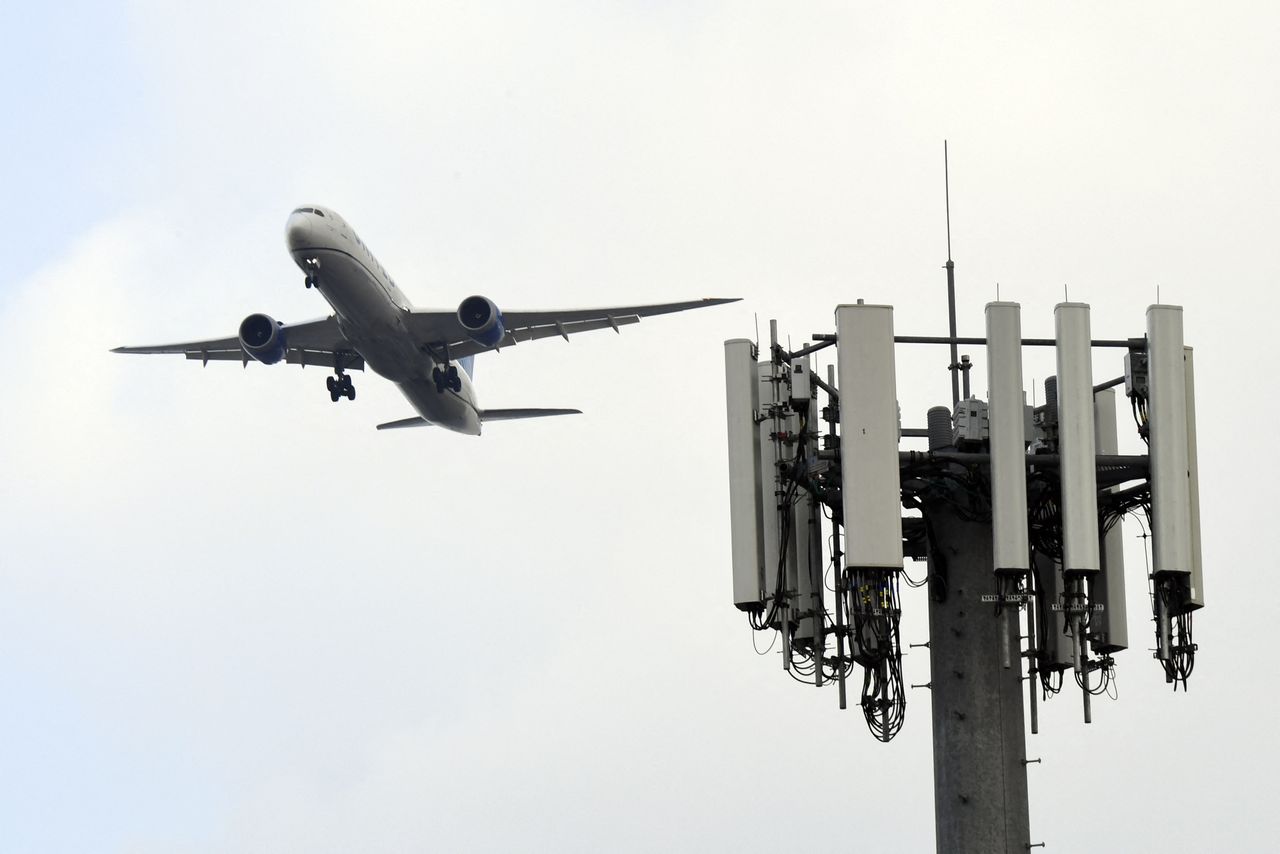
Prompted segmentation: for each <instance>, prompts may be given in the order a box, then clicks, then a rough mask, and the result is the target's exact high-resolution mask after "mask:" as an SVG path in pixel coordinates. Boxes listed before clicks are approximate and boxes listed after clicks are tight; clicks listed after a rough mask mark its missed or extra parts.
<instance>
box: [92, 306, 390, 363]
mask: <svg viewBox="0 0 1280 854" xmlns="http://www.w3.org/2000/svg"><path fill="white" fill-rule="evenodd" d="M282 330H283V332H284V336H285V344H286V346H287V349H286V350H285V362H286V363H288V364H290V365H301V366H303V367H304V368H305V367H306V366H307V365H318V366H320V367H325V368H332V367H335V366H336V361H337V359H338V358H339V357H341V359H342V367H343V369H344V370H355V371H362V370H364V359H362V358H361V357H360V355H359V354H358V353H356V352H355V350H353V349H352V348H351V345H350V344H349V343H347V339H346V337H344V336H343V334H342V330H340V329H338V322H337V321H336V320H334V319H333V318H332V317H323V318H320V319H319V320H308V321H305V322H303V323H287V324H285V325H284V327H282ZM111 352H112V353H144V354H153V353H170V354H179V353H180V354H182V355H184V356H186V357H187V358H188V359H198V360H200V361H201V362H203V363H204V364H206V365H207V364H208V363H209V362H240V363H241V364H246V365H247V364H248V363H249V362H252V361H253V357H251V356H250V355H249V354H248V353H246V352H245V351H244V348H242V347H241V346H240V338H239V337H238V336H234V335H233V336H231V337H230V338H211V339H209V340H207V341H188V342H184V343H179V344H158V345H155V346H151V347H116V348H115V349H114V350H112V351H111Z"/></svg>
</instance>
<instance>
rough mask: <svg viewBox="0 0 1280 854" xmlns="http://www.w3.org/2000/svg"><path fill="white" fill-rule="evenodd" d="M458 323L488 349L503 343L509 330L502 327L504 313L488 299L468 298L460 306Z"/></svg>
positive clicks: (479, 297)
mask: <svg viewBox="0 0 1280 854" xmlns="http://www.w3.org/2000/svg"><path fill="white" fill-rule="evenodd" d="M458 322H459V323H461V324H462V328H463V329H465V330H467V334H468V335H470V336H471V337H472V339H474V340H475V341H477V342H479V343H480V344H483V345H484V346H486V347H492V346H494V345H495V344H498V343H499V342H501V341H502V337H503V336H504V335H506V334H507V330H506V329H505V328H504V327H503V325H502V312H501V311H498V307H497V306H496V305H494V304H493V300H491V299H488V298H487V297H481V296H474V297H467V298H466V299H464V300H463V301H462V304H461V305H459V306H458Z"/></svg>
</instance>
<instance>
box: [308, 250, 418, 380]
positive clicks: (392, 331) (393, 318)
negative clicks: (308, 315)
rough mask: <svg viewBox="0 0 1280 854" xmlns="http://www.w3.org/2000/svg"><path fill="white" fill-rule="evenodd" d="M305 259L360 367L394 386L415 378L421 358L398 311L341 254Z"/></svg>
mask: <svg viewBox="0 0 1280 854" xmlns="http://www.w3.org/2000/svg"><path fill="white" fill-rule="evenodd" d="M306 254H308V255H312V256H314V257H316V258H317V259H318V260H319V261H320V273H319V276H318V281H317V283H316V287H317V288H318V289H319V291H320V293H321V294H322V295H323V296H324V298H325V300H327V301H328V303H329V305H331V306H332V307H333V310H334V313H335V315H336V318H337V322H338V327H339V328H340V329H341V330H342V334H343V335H344V336H346V338H347V340H349V341H350V342H351V344H352V345H353V346H354V348H355V349H356V350H357V351H358V352H359V353H360V355H361V356H362V357H363V358H364V361H365V364H366V365H367V366H368V367H369V368H370V369H372V370H374V371H376V372H377V373H378V374H380V375H381V376H383V377H386V378H387V379H389V380H392V381H394V382H402V381H406V380H410V379H413V378H415V377H417V376H419V375H420V374H421V373H422V361H423V359H422V356H421V354H419V353H418V352H417V350H416V348H415V347H414V345H413V341H412V339H411V337H410V336H409V334H408V330H407V329H406V328H405V325H404V316H403V311H402V310H401V309H400V307H399V306H397V305H396V304H395V303H394V302H393V301H392V300H391V297H390V296H389V295H388V294H387V292H386V291H385V290H384V289H383V287H382V285H381V283H379V282H378V280H377V279H376V278H375V277H374V276H373V275H372V274H371V273H370V272H369V271H368V270H367V269H365V267H364V266H363V265H362V264H360V263H359V262H358V261H356V260H355V259H354V258H352V257H351V256H350V255H348V254H346V253H344V252H338V251H334V250H309V251H308V252H307V253H306Z"/></svg>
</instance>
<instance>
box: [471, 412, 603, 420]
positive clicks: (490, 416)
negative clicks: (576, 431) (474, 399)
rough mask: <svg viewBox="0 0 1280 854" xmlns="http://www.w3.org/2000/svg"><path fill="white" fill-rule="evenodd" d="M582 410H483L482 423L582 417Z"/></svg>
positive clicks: (481, 413)
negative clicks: (522, 419) (553, 417)
mask: <svg viewBox="0 0 1280 854" xmlns="http://www.w3.org/2000/svg"><path fill="white" fill-rule="evenodd" d="M581 414H582V410H581V409H482V410H480V420H481V421H486V422H487V421H516V420H517V419H520V418H546V417H547V416H550V415H581Z"/></svg>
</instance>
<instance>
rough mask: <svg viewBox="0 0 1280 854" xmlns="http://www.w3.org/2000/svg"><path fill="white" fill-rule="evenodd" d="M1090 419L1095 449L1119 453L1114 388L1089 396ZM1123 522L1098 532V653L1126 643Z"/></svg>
mask: <svg viewBox="0 0 1280 854" xmlns="http://www.w3.org/2000/svg"><path fill="white" fill-rule="evenodd" d="M1093 420H1094V441H1095V443H1096V444H1097V449H1098V453H1099V454H1102V455H1110V454H1118V453H1120V441H1119V437H1118V435H1117V429H1116V392H1115V389H1113V388H1108V389H1103V390H1102V391H1100V392H1098V393H1097V394H1095V395H1094V396H1093ZM1114 489H1115V487H1112V490H1114ZM1123 524H1124V523H1123V520H1121V519H1117V520H1116V521H1115V523H1114V524H1112V526H1111V529H1110V530H1109V531H1107V532H1106V533H1104V534H1103V535H1102V576H1101V577H1100V578H1096V579H1095V580H1094V588H1093V597H1092V598H1093V601H1094V602H1095V603H1097V604H1098V605H1100V606H1101V608H1100V610H1098V611H1097V612H1096V613H1093V614H1091V615H1090V616H1089V626H1090V629H1091V632H1090V633H1091V634H1092V636H1093V651H1094V652H1098V653H1111V652H1119V651H1120V650H1122V649H1128V647H1129V628H1128V623H1127V622H1126V620H1127V615H1126V611H1125V603H1124V531H1123Z"/></svg>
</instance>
